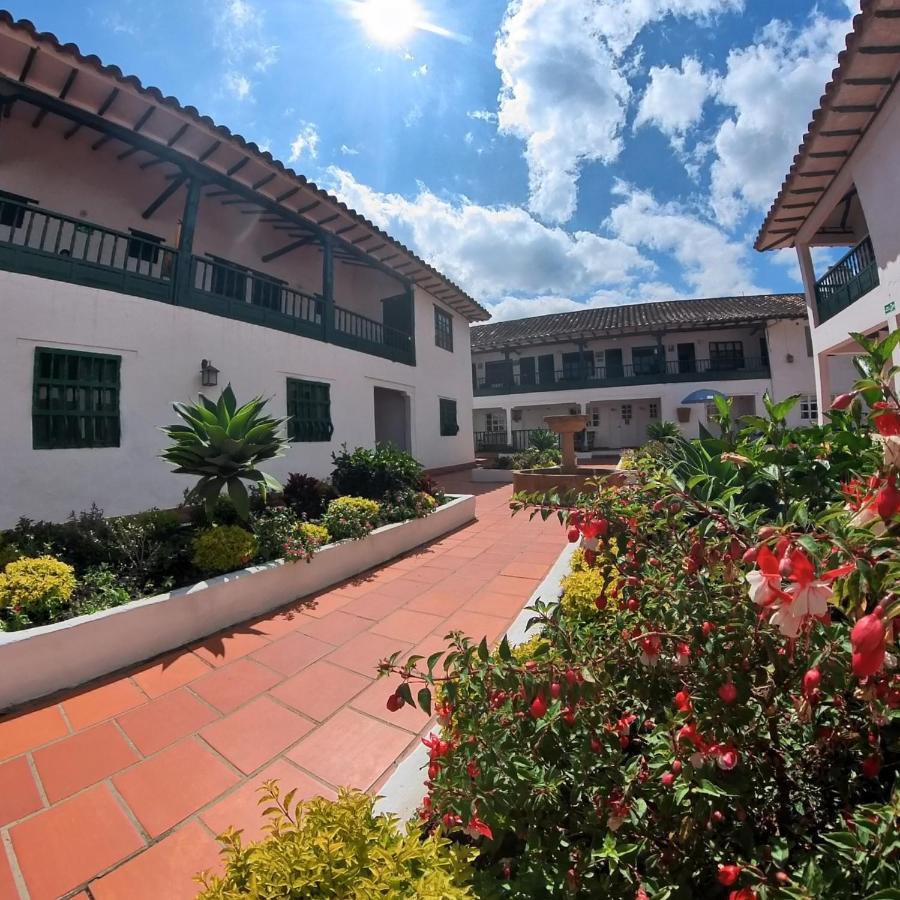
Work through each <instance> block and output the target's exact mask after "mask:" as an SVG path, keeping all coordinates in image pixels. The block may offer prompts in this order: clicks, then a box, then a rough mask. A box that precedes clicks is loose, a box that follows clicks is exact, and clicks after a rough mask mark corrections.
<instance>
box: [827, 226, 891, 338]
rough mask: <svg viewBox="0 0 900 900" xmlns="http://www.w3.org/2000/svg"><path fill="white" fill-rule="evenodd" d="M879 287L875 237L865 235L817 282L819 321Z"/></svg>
mask: <svg viewBox="0 0 900 900" xmlns="http://www.w3.org/2000/svg"><path fill="white" fill-rule="evenodd" d="M876 287H878V264H877V263H876V262H875V251H874V250H873V248H872V241H871V240H870V238H869V237H868V236H866V237H864V238H863V239H862V240H861V241H860V242H859V243H858V244H857V245H856V246H855V247H854V248H853V249H852V250H851V251H850V252H849V253H848V254H847V255H846V256H844V257H843V258H842V259H840V260H839V261H838V262H837V263H835V265H833V266H832V267H831V268H830V269H829V270H828V271H827V272H826V273H825V274H824V275H823V276H822V277H821V278H820V279H819V280H818V281H817V282H816V305H817V306H818V308H819V322H825V321H827V320H828V319H830V318H831V317H832V316H835V315H837V314H838V313H839V312H840V311H841V310H842V309H846V308H847V307H848V306H850V305H851V304H852V303H855V302H856V301H857V300H859V298H860V297H863V296H864V295H866V294H868V293H869V291H871V290H872V289H873V288H876Z"/></svg>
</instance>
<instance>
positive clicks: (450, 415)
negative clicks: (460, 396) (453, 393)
mask: <svg viewBox="0 0 900 900" xmlns="http://www.w3.org/2000/svg"><path fill="white" fill-rule="evenodd" d="M440 403H441V436H442V437H453V436H454V435H456V434H459V423H458V422H457V421H456V401H455V400H444V399H441V401H440Z"/></svg>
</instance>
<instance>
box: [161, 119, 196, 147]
mask: <svg viewBox="0 0 900 900" xmlns="http://www.w3.org/2000/svg"><path fill="white" fill-rule="evenodd" d="M188 128H190V126H189V125H188V124H187V122H185V123H184V125H182V126H181V128H179V129H178V131H176V132H175V134H173V135H172V137H170V138H169V139H168V140H167V141H166V146H167V147H174V146H175V145H176V144H177V143H178V142H179V141H180V140H181V139H182V138H183V137H184V135H185V133H186V132H187V130H188Z"/></svg>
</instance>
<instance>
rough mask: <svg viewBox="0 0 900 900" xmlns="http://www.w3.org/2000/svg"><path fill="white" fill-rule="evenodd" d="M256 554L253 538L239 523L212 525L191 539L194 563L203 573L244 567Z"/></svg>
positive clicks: (214, 573)
mask: <svg viewBox="0 0 900 900" xmlns="http://www.w3.org/2000/svg"><path fill="white" fill-rule="evenodd" d="M255 554H256V538H255V537H254V536H253V535H252V534H250V532H249V531H245V530H244V529H243V528H241V527H240V526H239V525H216V526H213V527H212V528H207V529H206V530H205V531H201V532H200V533H199V534H198V535H197V537H196V538H195V539H194V565H195V566H196V567H197V568H198V569H199V570H200V571H201V572H203V573H204V574H205V575H221V574H222V573H223V572H233V571H234V570H235V569H240V568H241V567H242V566H246V565H247V563H249V562H250V560H251V559H253V557H254V555H255Z"/></svg>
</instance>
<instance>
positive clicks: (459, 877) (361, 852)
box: [199, 782, 475, 900]
mask: <svg viewBox="0 0 900 900" xmlns="http://www.w3.org/2000/svg"><path fill="white" fill-rule="evenodd" d="M262 790H263V797H262V799H261V801H260V802H261V803H264V804H265V805H266V806H267V807H268V809H267V810H266V813H265V815H266V818H267V819H268V821H269V836H268V837H267V838H265V839H264V840H262V841H260V842H259V843H256V844H249V845H247V846H244V845H243V844H242V843H241V838H240V833H239V832H235V831H233V830H232V831H228V832H226V833H225V834H224V835H222V836H221V837H220V838H219V840H220V842H221V843H222V847H223V851H224V852H223V855H224V856H225V874H224V875H222V876H221V877H213V876H210V875H201V876H200V878H199V881H200V882H201V884H202V885H203V891H202V892H201V894H200V898H199V900H234V898H238V897H252V898H254V900H275V898H285V897H298V898H299V897H303V898H309V900H315V898H322V900H325V898H335V900H353V898H357V900H370V898H374V897H384V898H410V900H412V898H433V900H438V898H440V900H465V898H474V896H475V895H474V894H473V893H472V891H471V888H470V884H471V881H472V870H471V869H470V867H469V858H470V856H471V853H470V852H469V851H467V850H464V849H462V848H460V847H458V846H454V845H453V844H452V843H450V842H449V841H447V840H446V839H445V838H442V837H440V836H438V835H433V836H431V837H429V838H427V839H426V840H422V838H421V836H420V835H419V834H418V832H417V830H416V829H415V828H408V829H407V830H406V832H405V833H404V832H401V831H400V830H398V828H397V822H396V819H395V818H394V817H393V816H383V815H381V816H376V815H375V814H374V812H373V807H374V803H375V801H374V799H373V798H372V797H368V796H366V795H365V794H363V793H360V792H359V791H341V793H340V795H339V796H338V799H337V800H336V801H334V802H332V801H330V800H324V799H322V798H321V797H318V798H316V799H314V800H307V801H304V802H300V803H296V804H295V803H294V791H290V792H289V793H287V794H285V795H284V796H282V795H281V793H280V791H279V789H278V786H277V784H275V783H274V782H267V783H266V784H265V785H263V789H262Z"/></svg>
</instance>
